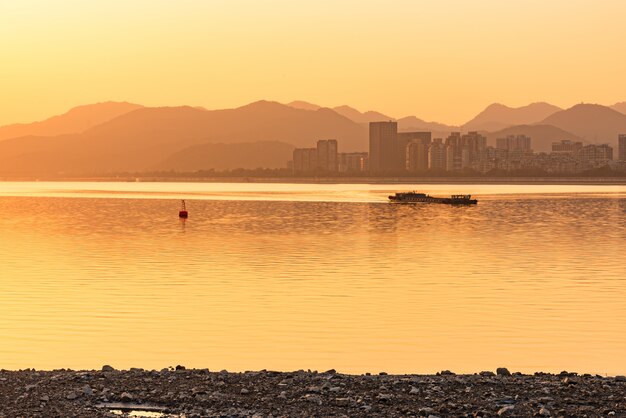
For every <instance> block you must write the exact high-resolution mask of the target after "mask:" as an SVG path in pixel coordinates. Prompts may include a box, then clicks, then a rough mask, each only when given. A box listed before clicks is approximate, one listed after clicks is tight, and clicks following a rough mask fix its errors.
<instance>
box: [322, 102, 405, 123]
mask: <svg viewBox="0 0 626 418" xmlns="http://www.w3.org/2000/svg"><path fill="white" fill-rule="evenodd" d="M333 110H334V111H335V112H337V113H339V114H340V115H342V116H345V117H346V118H348V119H350V120H351V121H353V122H356V123H370V122H382V121H389V120H395V119H394V118H392V117H390V116H387V115H383V114H382V113H380V112H375V111H372V110H370V111H367V112H359V111H358V110H356V109H355V108H353V107H350V106H346V105H343V106H337V107H333Z"/></svg>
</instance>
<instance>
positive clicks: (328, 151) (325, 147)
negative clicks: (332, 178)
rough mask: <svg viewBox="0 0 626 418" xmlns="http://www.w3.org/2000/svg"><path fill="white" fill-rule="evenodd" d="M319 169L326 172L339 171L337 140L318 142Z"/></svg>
mask: <svg viewBox="0 0 626 418" xmlns="http://www.w3.org/2000/svg"><path fill="white" fill-rule="evenodd" d="M317 168H319V169H320V170H324V171H337V170H338V168H339V167H338V163H337V140H336V139H320V140H319V141H317Z"/></svg>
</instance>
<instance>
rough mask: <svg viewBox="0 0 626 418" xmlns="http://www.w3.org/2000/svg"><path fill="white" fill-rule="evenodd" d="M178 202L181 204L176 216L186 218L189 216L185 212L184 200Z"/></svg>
mask: <svg viewBox="0 0 626 418" xmlns="http://www.w3.org/2000/svg"><path fill="white" fill-rule="evenodd" d="M180 203H181V204H182V207H181V209H180V212H178V217H179V218H185V219H187V218H188V217H189V213H188V212H187V208H186V207H185V201H184V200H181V201H180Z"/></svg>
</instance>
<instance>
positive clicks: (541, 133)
mask: <svg viewBox="0 0 626 418" xmlns="http://www.w3.org/2000/svg"><path fill="white" fill-rule="evenodd" d="M508 135H526V136H529V137H530V138H531V141H532V142H531V145H532V148H533V150H534V151H535V152H548V153H549V152H551V151H552V143H553V142H558V141H561V140H564V139H569V140H572V141H582V139H581V138H579V137H578V136H576V135H574V134H572V133H570V132H566V131H564V130H563V129H560V128H557V127H555V126H552V125H517V126H510V127H508V128H505V129H502V130H500V131H496V132H490V133H487V134H486V136H487V143H488V144H489V145H492V146H495V145H496V139H497V138H504V137H506V136H508ZM583 142H584V141H583Z"/></svg>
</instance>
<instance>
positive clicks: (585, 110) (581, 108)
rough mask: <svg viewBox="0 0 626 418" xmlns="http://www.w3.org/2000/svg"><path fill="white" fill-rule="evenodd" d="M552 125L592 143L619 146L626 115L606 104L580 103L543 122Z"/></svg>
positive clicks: (624, 131)
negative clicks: (618, 142)
mask: <svg viewBox="0 0 626 418" xmlns="http://www.w3.org/2000/svg"><path fill="white" fill-rule="evenodd" d="M541 124H542V125H552V126H556V127H557V128H561V129H563V130H564V131H567V132H571V133H573V134H574V135H577V136H578V137H580V138H582V139H584V140H586V141H588V142H590V143H608V144H611V145H612V146H613V147H616V146H617V136H618V134H620V133H626V115H624V114H622V113H619V112H618V111H616V110H614V109H611V108H609V107H606V106H602V105H597V104H578V105H576V106H573V107H571V108H569V109H566V110H562V111H560V112H557V113H555V114H553V115H551V116H549V117H547V118H546V119H544V120H543V121H542V122H541Z"/></svg>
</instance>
